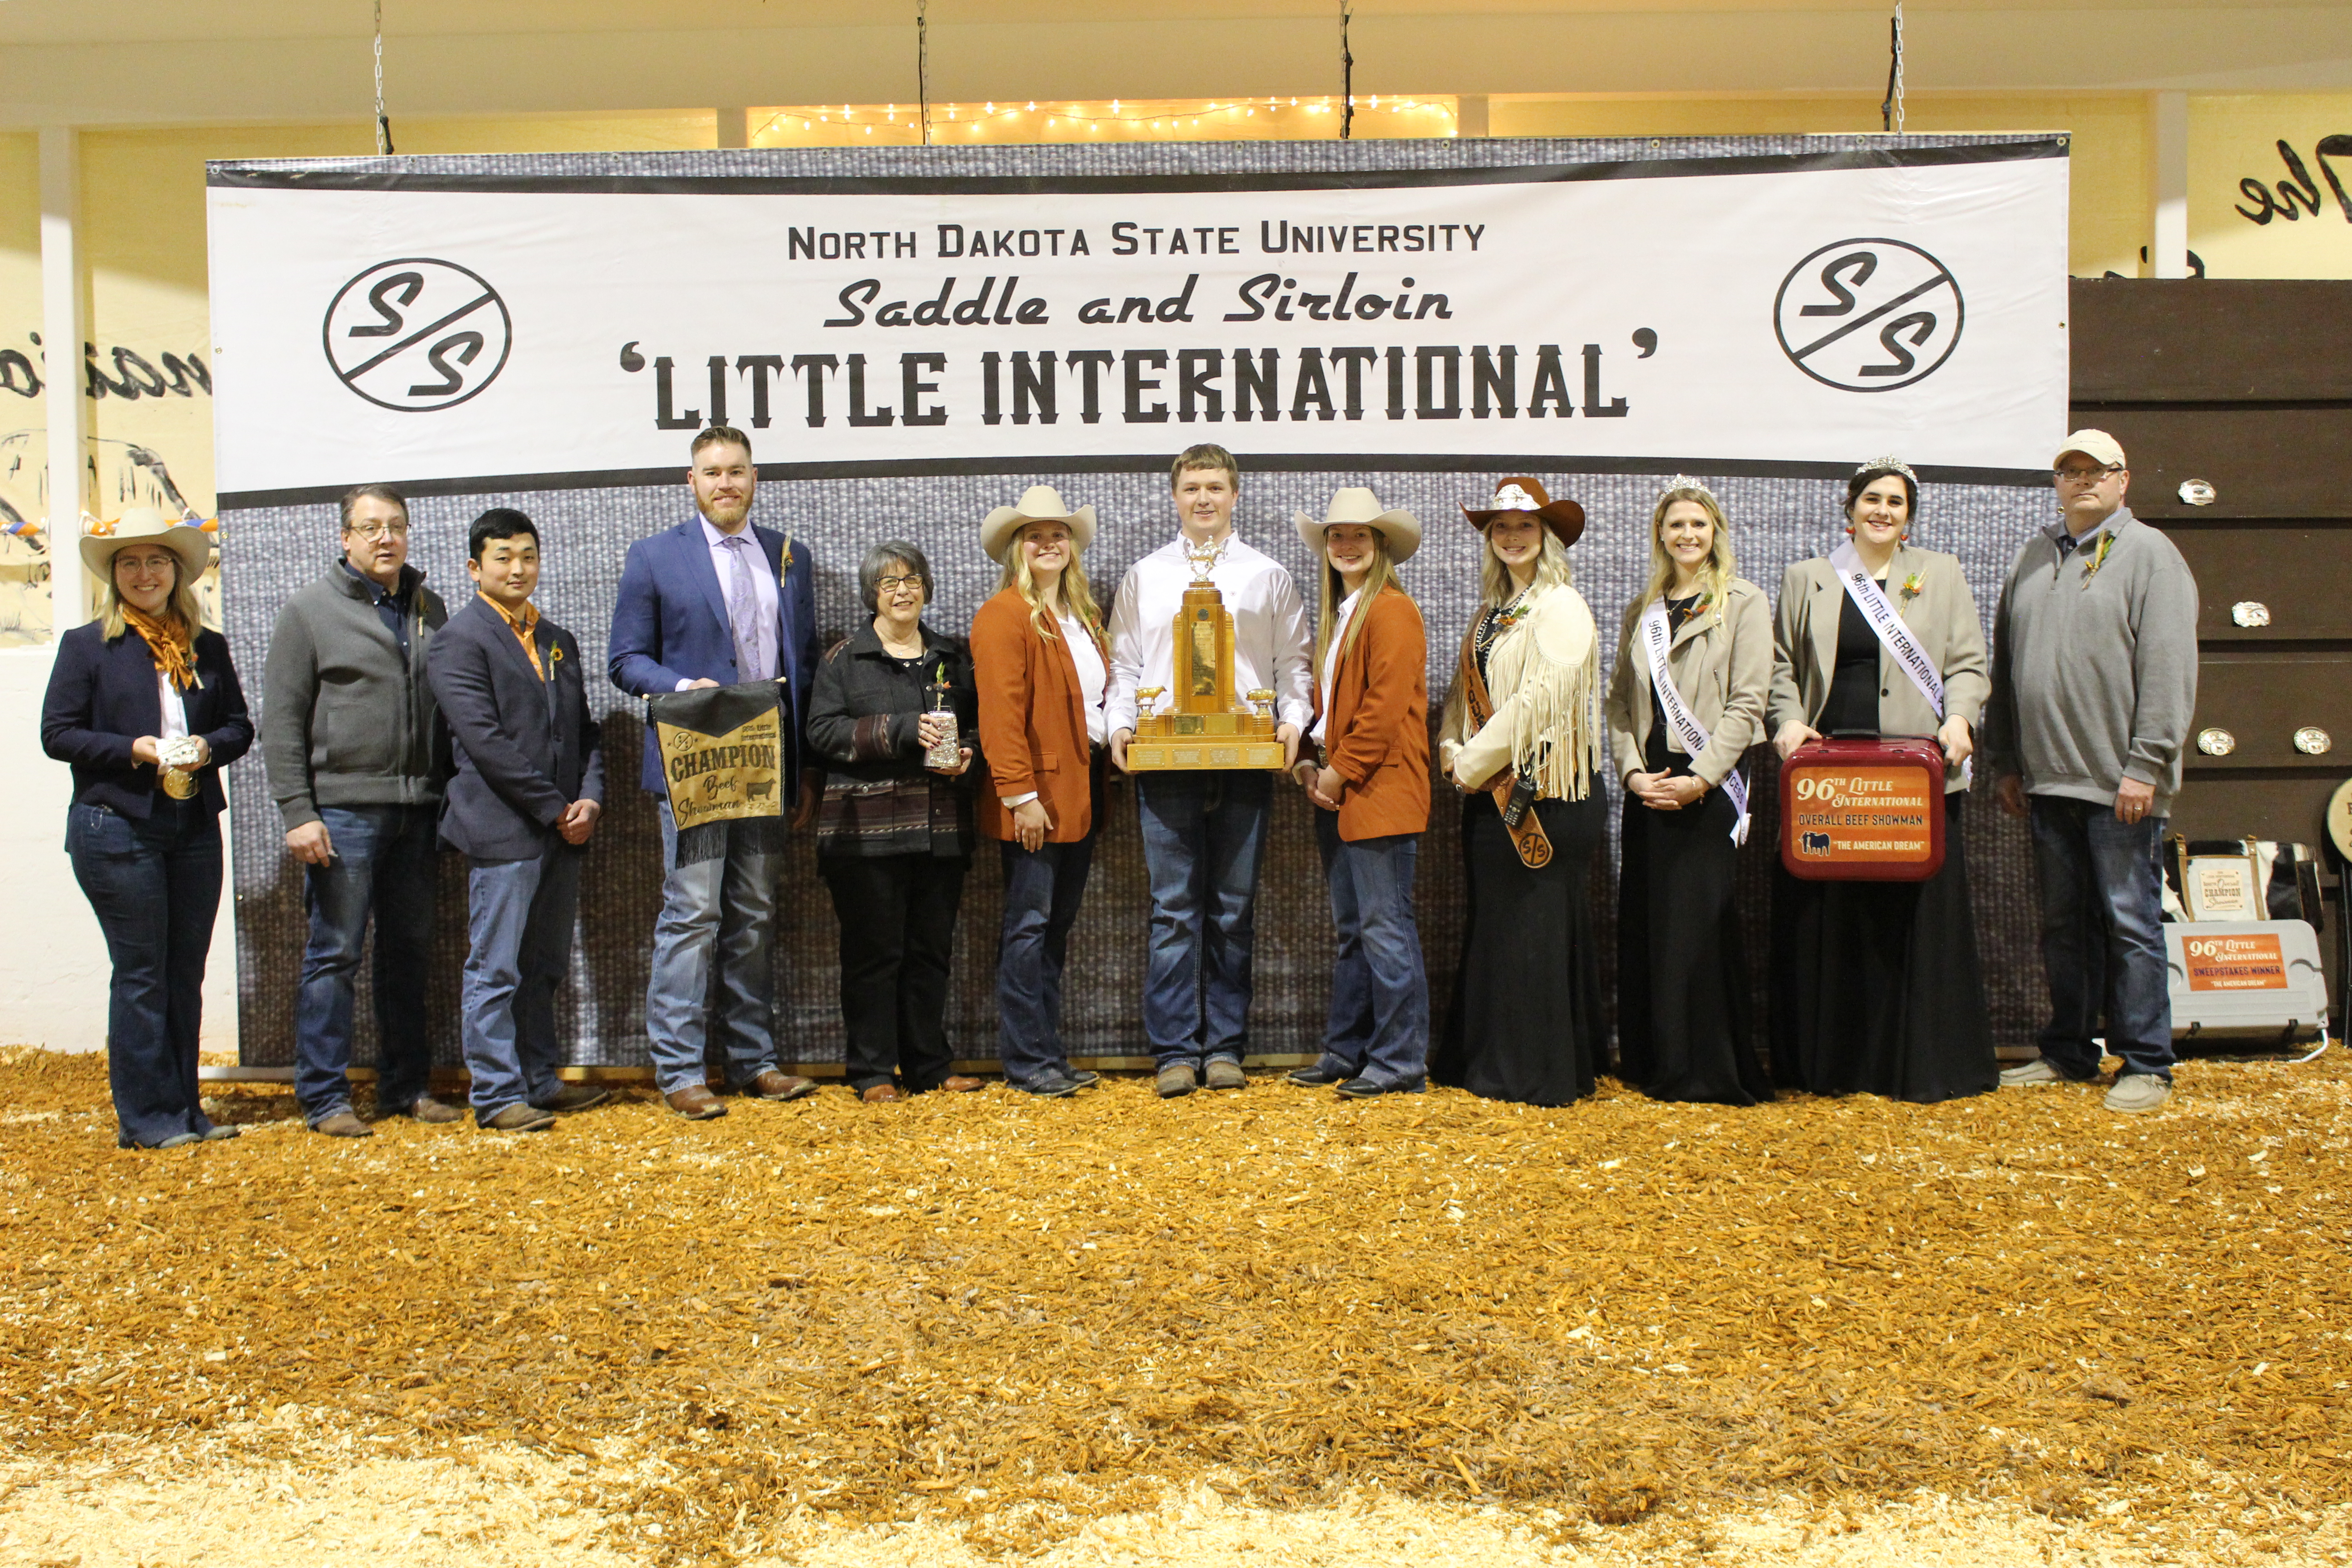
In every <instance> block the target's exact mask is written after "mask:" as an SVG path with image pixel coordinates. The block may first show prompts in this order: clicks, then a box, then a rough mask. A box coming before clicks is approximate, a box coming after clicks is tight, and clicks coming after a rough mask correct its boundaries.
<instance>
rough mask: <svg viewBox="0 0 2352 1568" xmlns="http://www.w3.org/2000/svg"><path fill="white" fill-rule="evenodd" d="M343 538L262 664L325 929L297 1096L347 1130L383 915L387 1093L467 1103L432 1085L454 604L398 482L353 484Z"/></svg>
mask: <svg viewBox="0 0 2352 1568" xmlns="http://www.w3.org/2000/svg"><path fill="white" fill-rule="evenodd" d="M342 543H343V555H342V558H341V560H338V561H337V562H336V563H334V565H333V566H331V567H330V568H329V569H328V571H327V573H326V574H325V575H324V576H322V577H320V579H319V580H318V581H317V582H315V583H312V584H310V586H308V587H306V588H302V589H299V590H298V591H297V592H296V593H295V595H294V596H293V597H292V598H290V599H289V600H288V601H287V602H286V607H285V608H284V609H282V610H280V611H279V612H278V625H277V627H276V629H275V630H273V631H272V632H271V633H270V637H269V661H268V666H267V668H266V671H265V674H264V677H263V699H262V706H261V754H262V760H263V763H264V764H265V765H266V766H267V767H268V771H269V793H270V795H271V797H272V798H273V799H275V800H276V801H277V803H278V812H279V814H280V815H281V816H283V817H284V818H285V821H286V847H287V848H288V850H289V851H290V852H291V853H292V855H293V857H294V858H295V859H297V860H299V861H300V862H301V863H302V867H303V880H304V891H305V893H306V902H307V903H308V905H309V908H310V942H309V944H308V945H307V946H306V947H305V948H304V950H303V953H302V972H301V978H300V981H299V989H298V990H297V992H296V994H295V1002H294V1037H295V1040H294V1043H295V1060H296V1068H295V1078H294V1092H295V1097H296V1099H297V1100H299V1101H300V1102H301V1106H302V1114H303V1118H304V1120H305V1121H309V1122H310V1126H311V1127H312V1128H314V1129H315V1130H317V1131H320V1132H324V1133H327V1134H329V1135H330V1136H332V1137H338V1138H364V1137H366V1136H368V1135H369V1132H370V1131H371V1130H370V1128H369V1127H368V1125H367V1123H365V1122H364V1121H361V1120H360V1119H359V1118H358V1117H357V1116H356V1115H354V1114H352V1100H351V1086H350V1082H349V1079H348V1072H349V1069H350V1067H351V1061H352V1012H353V996H354V994H355V993H356V989H357V984H358V980H359V966H360V953H361V951H362V946H363V944H364V943H365V941H366V937H367V929H368V922H369V920H370V917H371V916H373V920H374V923H375V967H374V973H373V980H374V991H375V1018H376V1041H377V1079H376V1103H377V1105H378V1106H379V1107H380V1108H381V1109H383V1110H385V1111H387V1112H402V1111H404V1112H406V1113H407V1114H409V1115H411V1116H414V1117H415V1118H416V1119H417V1120H418V1121H457V1120H458V1118H459V1116H460V1114H461V1113H460V1112H459V1111H458V1110H457V1108H455V1107H454V1106H448V1105H445V1104H443V1103H442V1102H441V1101H439V1100H435V1099H434V1098H433V1097H432V1096H431V1095H430V1094H428V1093H426V1092H425V1089H426V1085H427V1080H428V1075H429V1072H430V1068H431V1065H432V1046H431V1043H430V1041H429V1040H428V1039H427V1038H426V1036H425V1005H424V998H425V981H426V966H427V963H428V962H429V959H430V955H431V953H432V951H433V891H434V880H435V875H436V871H435V861H436V850H437V848H438V840H439V837H440V826H439V824H440V815H441V787H442V784H444V783H445V782H446V780H447V778H448V776H449V772H450V768H449V757H450V751H449V739H448V729H447V726H446V725H445V724H444V723H443V722H442V721H441V716H440V713H439V712H438V710H436V708H435V706H434V702H433V689H432V688H431V687H430V686H429V685H427V684H426V683H425V653H426V650H427V649H428V648H429V647H431V645H432V641H433V635H434V633H436V631H438V630H439V629H440V628H441V626H442V624H443V623H444V622H446V620H447V619H448V618H449V616H448V612H447V611H446V609H445V608H443V606H442V604H441V600H440V598H439V597H438V596H437V595H435V594H434V592H433V591H432V590H431V589H429V588H427V587H425V574H423V573H422V572H420V571H418V570H417V569H416V568H415V567H414V566H411V565H409V564H408V503H407V501H406V500H404V499H403V498H402V496H401V494H400V492H399V491H398V490H395V489H392V488H391V487H390V486H388V485H362V486H361V487H360V488H359V489H355V490H353V491H352V492H351V493H350V494H349V495H347V496H345V497H344V498H343V503H342Z"/></svg>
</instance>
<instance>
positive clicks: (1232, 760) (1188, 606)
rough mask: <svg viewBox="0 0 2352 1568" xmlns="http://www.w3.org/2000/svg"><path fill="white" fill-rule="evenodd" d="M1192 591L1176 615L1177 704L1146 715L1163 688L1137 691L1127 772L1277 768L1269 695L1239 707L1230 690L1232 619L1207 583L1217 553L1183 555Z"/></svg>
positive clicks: (1278, 748)
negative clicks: (1189, 563) (1189, 565)
mask: <svg viewBox="0 0 2352 1568" xmlns="http://www.w3.org/2000/svg"><path fill="white" fill-rule="evenodd" d="M1186 554H1187V555H1188V556H1189V557H1190V558H1191V560H1192V586H1190V587H1188V588H1186V589H1185V590H1184V604H1183V607H1182V608H1181V609H1180V610H1178V611H1177V612H1176V628H1175V629H1176V641H1175V657H1174V659H1173V660H1172V662H1173V664H1174V666H1175V668H1173V669H1172V670H1171V672H1170V676H1169V679H1171V681H1172V682H1173V684H1174V700H1173V701H1172V702H1171V704H1170V705H1169V706H1168V707H1167V708H1166V709H1165V710H1161V711H1159V712H1153V711H1150V710H1151V708H1152V707H1153V705H1154V704H1156V703H1157V702H1158V701H1159V700H1160V698H1161V697H1163V696H1167V695H1168V694H1169V689H1168V688H1167V687H1161V686H1142V687H1138V688H1137V689H1136V692H1135V696H1136V705H1137V712H1136V719H1135V733H1134V735H1133V736H1132V737H1131V738H1130V739H1129V741H1128V742H1127V766H1128V771H1129V773H1145V772H1157V771H1165V770H1170V769H1185V768H1195V769H1219V770H1223V769H1234V768H1267V769H1279V768H1280V767H1281V766H1282V742H1280V741H1278V740H1276V739H1275V734H1274V726H1275V718H1274V693H1273V692H1271V691H1265V690H1259V691H1253V692H1251V693H1249V700H1248V701H1247V702H1245V703H1244V702H1239V701H1236V700H1235V698H1236V697H1237V696H1238V695H1239V693H1237V692H1236V691H1235V690H1234V617H1233V616H1232V615H1231V614H1230V613H1228V612H1227V610H1226V609H1225V596H1224V595H1223V594H1220V593H1219V592H1217V588H1216V584H1213V583H1212V582H1210V581H1209V570H1210V568H1211V567H1213V566H1214V565H1215V564H1216V560H1217V556H1216V552H1215V551H1214V550H1213V549H1212V550H1209V551H1207V552H1202V551H1201V550H1198V549H1192V548H1188V549H1187V551H1186Z"/></svg>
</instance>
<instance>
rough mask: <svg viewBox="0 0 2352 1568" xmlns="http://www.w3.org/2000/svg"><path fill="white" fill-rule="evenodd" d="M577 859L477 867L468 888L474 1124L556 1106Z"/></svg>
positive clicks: (563, 856)
mask: <svg viewBox="0 0 2352 1568" xmlns="http://www.w3.org/2000/svg"><path fill="white" fill-rule="evenodd" d="M580 860H581V854H580V851H579V850H577V849H574V848H573V847H571V846H570V845H568V844H565V843H563V842H562V841H561V840H560V839H559V840H557V841H556V842H554V843H551V844H550V845H549V846H548V847H547V849H546V851H545V852H544V853H542V854H540V855H536V856H534V857H532V858H530V859H528V860H477V861H475V862H474V869H473V875H472V877H471V879H469V880H468V882H467V922H466V937H467V949H466V984H465V996H466V1028H465V1037H466V1067H467V1070H468V1071H469V1072H471V1073H472V1074H473V1075H474V1089H473V1103H474V1120H475V1121H488V1120H489V1119H490V1118H491V1117H493V1116H496V1115H497V1114H498V1113H499V1111H501V1110H505V1109H506V1108H507V1107H508V1106H509V1105H513V1104H516V1103H518V1102H527V1103H530V1104H532V1105H537V1104H541V1103H542V1102H544V1101H548V1100H553V1099H554V1098H555V1096H556V1094H557V1093H558V1092H559V1091H560V1090H561V1089H562V1087H563V1085H562V1082H561V1081H560V1080H559V1079H557V1078H556V1076H555V1065H556V1058H557V1055H558V1052H557V1049H556V1044H555V993H556V991H557V989H558V988H559V987H561V986H562V984H563V976H564V974H565V973H567V972H568V971H569V970H570V968H571V966H572V915H573V914H574V913H575V912H577V910H578V909H579V907H580Z"/></svg>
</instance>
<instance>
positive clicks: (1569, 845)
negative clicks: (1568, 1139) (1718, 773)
mask: <svg viewBox="0 0 2352 1568" xmlns="http://www.w3.org/2000/svg"><path fill="white" fill-rule="evenodd" d="M1462 510H1463V513H1464V515H1465V516H1466V517H1468V518H1469V520H1470V521H1471V522H1472V523H1473V524H1475V526H1476V527H1477V528H1478V530H1479V531H1481V532H1482V533H1484V534H1485V535H1486V539H1485V541H1484V543H1483V545H1482V546H1481V548H1480V550H1479V557H1480V562H1479V572H1478V585H1479V590H1480V594H1479V597H1480V601H1481V605H1480V609H1479V611H1478V614H1477V616H1475V618H1474V619H1473V620H1472V621H1471V623H1470V629H1469V632H1468V634H1467V635H1466V636H1465V637H1464V638H1463V640H1462V653H1461V658H1460V660H1459V662H1458V666H1457V668H1456V669H1455V672H1454V688H1453V690H1452V692H1451V693H1450V694H1449V695H1448V696H1447V698H1446V700H1445V720H1444V724H1443V726H1442V727H1441V728H1440V729H1439V731H1438V735H1439V756H1440V759H1441V761H1442V762H1443V764H1444V770H1445V773H1446V774H1447V776H1448V777H1450V778H1451V779H1452V780H1453V781H1454V787H1455V788H1457V789H1460V790H1462V791H1464V792H1465V794H1467V795H1469V797H1470V798H1469V799H1467V800H1465V801H1464V802H1463V803H1462V864H1463V870H1464V873H1465V881H1466V882H1467V883H1468V889H1467V891H1468V899H1467V904H1468V910H1467V919H1466V920H1465V921H1464V923H1463V931H1462V966H1461V968H1460V970H1459V971H1458V972H1457V973H1456V977H1455V980H1454V1006H1453V1010H1452V1012H1451V1014H1450V1015H1449V1016H1448V1018H1447V1020H1446V1028H1445V1037H1444V1041H1443V1042H1442V1043H1441V1044H1440V1045H1439V1047H1438V1048H1437V1050H1436V1051H1435V1052H1434V1053H1433V1055H1432V1057H1431V1058H1430V1064H1429V1076H1430V1078H1431V1079H1432V1080H1433V1081H1434V1082H1437V1083H1444V1084H1456V1085H1459V1086H1461V1087H1462V1088H1465V1089H1468V1090H1470V1092H1471V1093H1473V1094H1479V1095H1484V1096H1486V1098H1487V1099H1489V1100H1518V1101H1520V1102H1521V1103H1523V1104H1528V1105H1565V1104H1567V1103H1568V1102H1569V1101H1570V1100H1579V1099H1581V1098H1582V1097H1584V1096H1585V1095H1588V1094H1591V1092H1592V1074H1593V1065H1594V1060H1595V1058H1596V1057H1597V1055H1598V1054H1599V1052H1600V1050H1601V1046H1602V1044H1603V1042H1604V1038H1605V1037H1604V1036H1603V1035H1602V1033H1601V965H1600V962H1599V959H1598V957H1597V956H1596V953H1595V951H1594V947H1593V940H1592V910H1591V900H1589V899H1588V898H1587V897H1586V889H1587V886H1588V884H1589V881H1590V875H1591V863H1592V852H1593V850H1594V849H1596V848H1597V847H1600V845H1601V841H1602V839H1604V838H1605V837H1607V836H1608V831H1609V817H1608V809H1609V808H1608V806H1607V805H1606V804H1605V803H1604V802H1603V801H1602V799H1601V791H1600V789H1599V788H1598V787H1597V786H1596V784H1595V779H1594V775H1595V774H1596V773H1599V771H1600V769H1601V715H1600V712H1599V708H1600V701H1599V699H1600V690H1599V687H1600V658H1599V649H1598V647H1596V644H1597V643H1598V641H1599V638H1598V637H1597V636H1596V634H1595V630H1594V627H1593V625H1592V611H1591V608H1590V607H1589V606H1587V605H1586V604H1585V602H1584V596H1583V595H1580V594H1579V593H1578V592H1577V591H1576V589H1575V587H1574V586H1573V583H1572V579H1573V577H1574V573H1573V572H1572V570H1571V569H1570V565H1569V559H1568V547H1569V546H1570V545H1571V544H1573V543H1575V542H1576V541H1577V537H1578V536H1579V535H1580V534H1581V533H1582V532H1583V531H1584V509H1583V508H1582V507H1580V506H1579V505H1578V504H1577V503H1576V502H1574V501H1572V500H1564V499H1563V500H1551V499H1550V498H1549V496H1547V495H1545V494H1544V489H1543V487H1542V486H1541V485H1539V484H1538V483H1536V481H1535V480H1533V479H1526V478H1517V479H1505V480H1503V481H1502V482H1501V483H1499V484H1497V485H1496V487H1495V497H1494V500H1491V501H1489V502H1488V503H1487V504H1486V507H1485V508H1483V509H1480V510H1472V509H1471V508H1469V507H1466V506H1465V507H1464V508H1463V509H1462Z"/></svg>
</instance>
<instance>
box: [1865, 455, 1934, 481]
mask: <svg viewBox="0 0 2352 1568" xmlns="http://www.w3.org/2000/svg"><path fill="white" fill-rule="evenodd" d="M1854 472H1855V473H1857V474H1872V473H1877V474H1901V475H1902V476H1903V477H1904V478H1905V479H1909V480H1910V481H1911V482H1912V483H1913V484H1915V485H1916V484H1917V483H1918V482H1919V476H1918V475H1916V474H1915V473H1913V472H1912V471H1911V465H1910V464H1908V463H1906V462H1905V461H1904V460H1903V459H1902V458H1893V457H1888V458H1871V459H1870V461H1868V462H1867V463H1864V464H1863V465H1862V467H1860V468H1856V469H1854Z"/></svg>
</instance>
